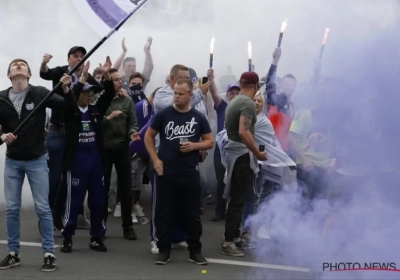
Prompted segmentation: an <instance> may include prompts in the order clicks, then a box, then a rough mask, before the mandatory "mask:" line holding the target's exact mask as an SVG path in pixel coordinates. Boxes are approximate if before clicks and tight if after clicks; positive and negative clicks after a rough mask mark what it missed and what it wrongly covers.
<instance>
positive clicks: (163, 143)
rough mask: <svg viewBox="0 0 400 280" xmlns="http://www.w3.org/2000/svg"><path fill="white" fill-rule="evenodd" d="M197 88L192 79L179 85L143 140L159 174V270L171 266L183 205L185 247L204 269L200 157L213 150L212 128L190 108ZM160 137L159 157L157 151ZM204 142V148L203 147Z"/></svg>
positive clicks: (156, 186) (157, 221)
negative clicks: (176, 231)
mask: <svg viewBox="0 0 400 280" xmlns="http://www.w3.org/2000/svg"><path fill="white" fill-rule="evenodd" d="M192 96H193V84H192V82H191V81H189V80H188V79H184V78H183V79H178V80H177V82H176V84H175V86H174V105H172V106H168V107H167V108H165V109H164V110H162V111H160V112H159V113H158V114H156V115H155V116H154V119H153V122H152V124H151V125H150V127H149V128H148V130H147V132H146V135H145V145H146V148H147V151H148V152H149V155H150V157H151V159H152V161H153V164H154V170H155V172H156V174H157V176H156V179H155V180H154V185H155V187H154V190H155V192H156V194H155V195H156V201H157V207H156V210H155V219H154V223H155V228H156V229H157V230H156V236H157V239H158V242H157V245H158V248H159V251H160V254H159V255H158V258H157V260H156V264H167V263H168V262H169V260H170V252H171V244H172V231H173V229H174V227H173V226H171V225H173V224H174V222H175V221H174V218H175V217H177V216H179V215H178V214H177V213H176V212H177V211H179V210H180V209H181V208H182V207H179V206H177V205H182V204H183V209H184V212H185V219H186V220H185V232H186V234H187V239H186V242H187V244H188V245H189V247H188V249H189V252H190V256H189V261H190V262H193V263H196V264H200V265H206V264H207V260H206V259H205V258H204V257H203V256H202V254H201V242H200V237H201V235H202V225H201V220H200V196H201V187H200V173H199V160H200V157H199V151H205V150H209V149H211V148H212V147H213V145H214V140H213V137H212V134H211V129H210V125H209V124H208V121H207V119H206V118H205V117H204V115H202V114H201V113H200V112H198V111H197V110H195V109H194V108H191V106H190V99H191V97H192ZM157 134H160V148H159V150H158V154H157V151H156V148H155V140H154V138H155V137H156V135H157ZM200 138H201V139H202V142H200Z"/></svg>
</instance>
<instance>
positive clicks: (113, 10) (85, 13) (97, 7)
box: [72, 0, 147, 37]
mask: <svg viewBox="0 0 400 280" xmlns="http://www.w3.org/2000/svg"><path fill="white" fill-rule="evenodd" d="M72 2H73V4H74V6H75V8H76V9H77V10H78V12H79V13H80V14H81V16H82V17H83V18H84V19H85V21H86V22H87V23H88V24H89V25H90V27H92V29H93V30H94V31H96V33H97V34H99V35H100V36H101V37H104V36H106V35H107V34H108V33H109V32H110V29H113V28H115V27H116V26H117V25H118V23H119V22H120V21H121V20H123V19H124V18H126V17H127V16H128V15H129V13H131V12H132V11H134V10H136V9H138V8H140V7H141V6H142V5H143V4H144V3H146V2H147V0H72Z"/></svg>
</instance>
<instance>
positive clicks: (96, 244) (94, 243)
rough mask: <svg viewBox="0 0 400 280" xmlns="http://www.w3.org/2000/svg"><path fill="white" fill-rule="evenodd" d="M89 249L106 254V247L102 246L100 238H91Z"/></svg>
mask: <svg viewBox="0 0 400 280" xmlns="http://www.w3.org/2000/svg"><path fill="white" fill-rule="evenodd" d="M89 247H90V249H92V250H95V251H97V252H107V247H106V245H104V243H103V240H101V238H91V239H90V243H89Z"/></svg>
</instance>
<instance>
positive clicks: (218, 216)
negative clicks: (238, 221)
mask: <svg viewBox="0 0 400 280" xmlns="http://www.w3.org/2000/svg"><path fill="white" fill-rule="evenodd" d="M211 220H212V221H213V222H219V221H223V220H225V215H223V214H215V216H214V217H212V219H211Z"/></svg>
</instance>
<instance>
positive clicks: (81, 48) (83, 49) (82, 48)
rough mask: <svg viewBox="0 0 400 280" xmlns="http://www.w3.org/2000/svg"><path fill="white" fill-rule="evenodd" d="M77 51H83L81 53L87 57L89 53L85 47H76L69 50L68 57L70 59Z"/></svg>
mask: <svg viewBox="0 0 400 280" xmlns="http://www.w3.org/2000/svg"><path fill="white" fill-rule="evenodd" d="M76 51H81V52H83V55H86V53H87V51H86V49H85V48H84V47H81V46H75V47H72V48H71V49H70V50H69V52H68V57H69V56H70V55H71V54H73V53H75V52H76Z"/></svg>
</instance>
